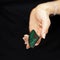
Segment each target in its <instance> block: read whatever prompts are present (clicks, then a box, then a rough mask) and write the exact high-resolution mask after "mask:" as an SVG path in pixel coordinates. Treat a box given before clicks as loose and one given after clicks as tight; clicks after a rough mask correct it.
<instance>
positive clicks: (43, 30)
mask: <svg viewBox="0 0 60 60" xmlns="http://www.w3.org/2000/svg"><path fill="white" fill-rule="evenodd" d="M50 14H53V15H55V14H60V1H52V2H46V3H42V4H39V5H38V6H36V7H35V8H34V9H32V11H31V13H30V18H29V32H31V31H32V30H33V29H34V30H35V31H36V33H37V34H38V36H40V37H41V38H40V39H39V40H38V41H37V42H36V44H35V46H38V45H39V44H40V42H41V39H42V38H43V39H45V37H46V35H47V33H48V30H49V27H50V25H51V21H50V18H49V15H50ZM23 40H24V42H25V44H26V49H29V48H30V46H29V35H28V34H25V35H24V37H23Z"/></svg>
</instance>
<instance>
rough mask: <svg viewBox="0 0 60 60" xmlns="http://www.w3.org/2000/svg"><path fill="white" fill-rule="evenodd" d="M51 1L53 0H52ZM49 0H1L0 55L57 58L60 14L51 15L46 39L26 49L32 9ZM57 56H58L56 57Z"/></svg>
mask: <svg viewBox="0 0 60 60" xmlns="http://www.w3.org/2000/svg"><path fill="white" fill-rule="evenodd" d="M50 1H51V0H50ZM43 2H47V0H33V1H32V0H29V1H27V0H26V1H23V0H22V1H15V0H14V1H13V0H10V1H9V0H4V1H3V0H0V55H1V56H4V55H12V56H13V55H16V56H39V58H42V59H44V58H46V57H47V58H49V57H51V59H52V58H55V59H56V58H57V57H59V54H60V49H59V48H60V27H59V26H60V18H59V17H60V15H56V16H50V19H51V26H50V29H49V33H48V34H47V36H46V39H45V40H43V39H42V41H41V44H40V45H39V46H38V47H35V48H34V49H29V50H26V49H25V45H24V41H23V39H22V37H23V35H24V34H26V33H29V31H28V22H29V14H30V12H31V10H32V9H33V8H34V7H35V6H36V5H38V4H39V3H43ZM55 56H56V57H55Z"/></svg>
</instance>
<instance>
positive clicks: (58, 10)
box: [36, 1, 60, 15]
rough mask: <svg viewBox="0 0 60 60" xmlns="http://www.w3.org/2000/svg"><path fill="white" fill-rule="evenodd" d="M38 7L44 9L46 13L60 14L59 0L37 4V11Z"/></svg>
mask: <svg viewBox="0 0 60 60" xmlns="http://www.w3.org/2000/svg"><path fill="white" fill-rule="evenodd" d="M39 8H40V9H42V10H45V11H46V12H47V14H48V15H50V14H54V15H55V14H60V1H52V2H47V3H43V4H39V5H38V6H37V7H36V9H37V10H38V11H39Z"/></svg>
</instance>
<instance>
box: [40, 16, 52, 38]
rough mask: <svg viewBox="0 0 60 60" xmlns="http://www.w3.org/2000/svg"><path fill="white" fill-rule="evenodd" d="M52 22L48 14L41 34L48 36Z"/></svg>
mask: <svg viewBox="0 0 60 60" xmlns="http://www.w3.org/2000/svg"><path fill="white" fill-rule="evenodd" d="M50 24H51V22H50V19H49V17H48V16H46V20H43V22H42V33H41V35H42V37H43V38H44V39H45V37H46V34H47V33H48V30H49V27H50Z"/></svg>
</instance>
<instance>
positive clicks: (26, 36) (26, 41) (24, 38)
mask: <svg viewBox="0 0 60 60" xmlns="http://www.w3.org/2000/svg"><path fill="white" fill-rule="evenodd" d="M23 40H24V42H25V44H26V49H29V48H30V46H29V41H28V40H29V35H27V34H25V35H24V37H23Z"/></svg>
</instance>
